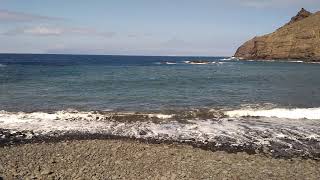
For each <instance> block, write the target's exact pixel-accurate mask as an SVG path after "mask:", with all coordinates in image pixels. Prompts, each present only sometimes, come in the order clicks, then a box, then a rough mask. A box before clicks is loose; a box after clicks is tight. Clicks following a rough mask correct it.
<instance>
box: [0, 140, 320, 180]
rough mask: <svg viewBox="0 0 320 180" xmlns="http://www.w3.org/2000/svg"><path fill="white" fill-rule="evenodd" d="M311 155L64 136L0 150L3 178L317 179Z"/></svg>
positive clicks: (316, 163)
mask: <svg viewBox="0 0 320 180" xmlns="http://www.w3.org/2000/svg"><path fill="white" fill-rule="evenodd" d="M319 172H320V163H319V161H316V160H311V159H300V158H297V159H295V158H291V159H275V158H270V157H266V156H264V155H260V154H254V155H249V154H247V153H242V152H241V153H226V152H222V151H217V152H212V151H207V150H202V149H199V148H194V147H192V146H188V145H179V144H148V143H142V142H138V141H134V140H112V139H108V140H69V141H60V142H43V143H30V144H20V145H11V146H4V147H1V148H0V177H2V178H3V179H320V174H319Z"/></svg>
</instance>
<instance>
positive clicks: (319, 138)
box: [0, 111, 320, 157]
mask: <svg viewBox="0 0 320 180" xmlns="http://www.w3.org/2000/svg"><path fill="white" fill-rule="evenodd" d="M132 115H134V116H133V117H137V118H139V115H137V116H136V115H135V114H133V113H127V114H125V113H123V114H101V113H97V112H76V111H74V112H68V111H58V112H56V113H45V112H34V113H24V112H18V113H15V112H6V111H1V112H0V129H9V130H11V131H12V132H13V134H14V132H16V131H18V132H22V131H31V132H32V134H33V136H38V135H45V136H59V135H63V134H65V133H70V132H75V133H77V132H78V133H87V134H102V135H111V136H120V137H128V138H138V139H154V140H161V141H176V142H182V143H183V142H194V143H201V144H203V145H206V144H211V146H212V144H213V146H216V147H227V148H234V149H239V148H240V149H241V148H243V147H248V146H249V147H250V148H252V149H253V151H255V150H259V149H260V150H261V149H264V151H267V152H270V153H279V154H281V155H287V156H290V157H291V156H296V155H299V156H300V155H301V156H306V155H317V154H318V155H319V154H320V149H319V147H320V146H319V145H320V121H319V120H299V119H279V118H253V117H252V118H248V117H247V118H235V117H233V118H230V117H220V118H210V119H207V118H206V119H201V118H196V119H194V118H191V119H184V121H181V120H177V119H175V117H176V116H171V115H170V116H169V115H165V116H164V115H161V114H154V115H152V117H153V118H155V117H158V118H159V120H160V121H155V122H154V121H152V120H153V119H149V120H147V121H139V120H136V121H127V122H126V121H117V118H115V117H114V116H121V117H122V118H126V117H129V116H132ZM112 116H113V118H111V117H112ZM142 116H146V117H147V118H149V116H150V114H149V115H148V114H147V115H142ZM167 117H168V118H171V119H165V118H167ZM160 118H164V119H160ZM120 120H121V118H120ZM27 136H28V138H32V136H31V135H27ZM11 137H12V136H11V135H10V136H8V137H7V136H6V135H5V134H4V135H1V132H0V140H1V138H2V139H4V138H11ZM0 142H1V141H0ZM310 142H312V143H310Z"/></svg>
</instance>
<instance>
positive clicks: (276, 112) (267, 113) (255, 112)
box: [225, 108, 320, 119]
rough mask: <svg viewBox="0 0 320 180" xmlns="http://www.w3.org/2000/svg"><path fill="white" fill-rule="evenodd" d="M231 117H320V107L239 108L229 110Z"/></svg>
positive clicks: (228, 114) (227, 113)
mask: <svg viewBox="0 0 320 180" xmlns="http://www.w3.org/2000/svg"><path fill="white" fill-rule="evenodd" d="M225 114H226V115H227V116H229V117H245V116H256V117H276V118H287V119H320V108H293V109H285V108H274V109H239V110H232V111H227V112H225Z"/></svg>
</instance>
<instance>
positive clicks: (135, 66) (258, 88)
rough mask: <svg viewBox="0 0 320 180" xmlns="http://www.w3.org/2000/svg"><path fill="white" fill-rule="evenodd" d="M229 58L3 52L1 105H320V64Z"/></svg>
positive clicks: (20, 108)
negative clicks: (199, 61)
mask: <svg viewBox="0 0 320 180" xmlns="http://www.w3.org/2000/svg"><path fill="white" fill-rule="evenodd" d="M224 58H225V57H158V56H157V57H156V56H154V57H150V56H107V55H49V54H48V55H37V54H0V110H5V111H56V110H64V109H68V108H72V109H77V110H86V111H87V110H115V111H118V110H119V111H122V110H126V111H156V110H170V109H188V108H238V107H239V106H243V105H263V104H266V103H267V104H273V105H274V106H277V107H297V108H309V107H320V95H319V94H320V64H307V63H289V62H262V61H253V62H249V61H236V60H225V59H224ZM197 59H199V60H206V61H211V62H214V63H211V64H205V65H192V64H186V63H185V61H190V60H197ZM164 61H167V62H172V64H171V63H170V64H165V63H161V62H164Z"/></svg>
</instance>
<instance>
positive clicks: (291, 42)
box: [234, 9, 320, 61]
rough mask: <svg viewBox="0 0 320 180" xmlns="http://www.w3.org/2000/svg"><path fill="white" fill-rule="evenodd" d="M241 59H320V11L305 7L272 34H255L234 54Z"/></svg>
mask: <svg viewBox="0 0 320 180" xmlns="http://www.w3.org/2000/svg"><path fill="white" fill-rule="evenodd" d="M234 56H235V57H238V58H242V59H257V60H259V59H262V60H264V59H282V60H288V59H300V60H305V61H320V12H317V13H314V14H312V13H310V12H308V11H306V10H305V9H301V11H300V12H299V13H298V14H297V15H296V16H294V17H293V18H291V21H290V22H289V23H287V24H286V25H284V26H283V27H281V28H279V29H278V30H276V31H275V32H273V33H271V34H267V35H264V36H259V37H255V38H253V39H251V40H249V41H247V42H245V43H244V44H243V45H242V46H240V47H239V48H238V50H237V52H236V53H235V55H234Z"/></svg>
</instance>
